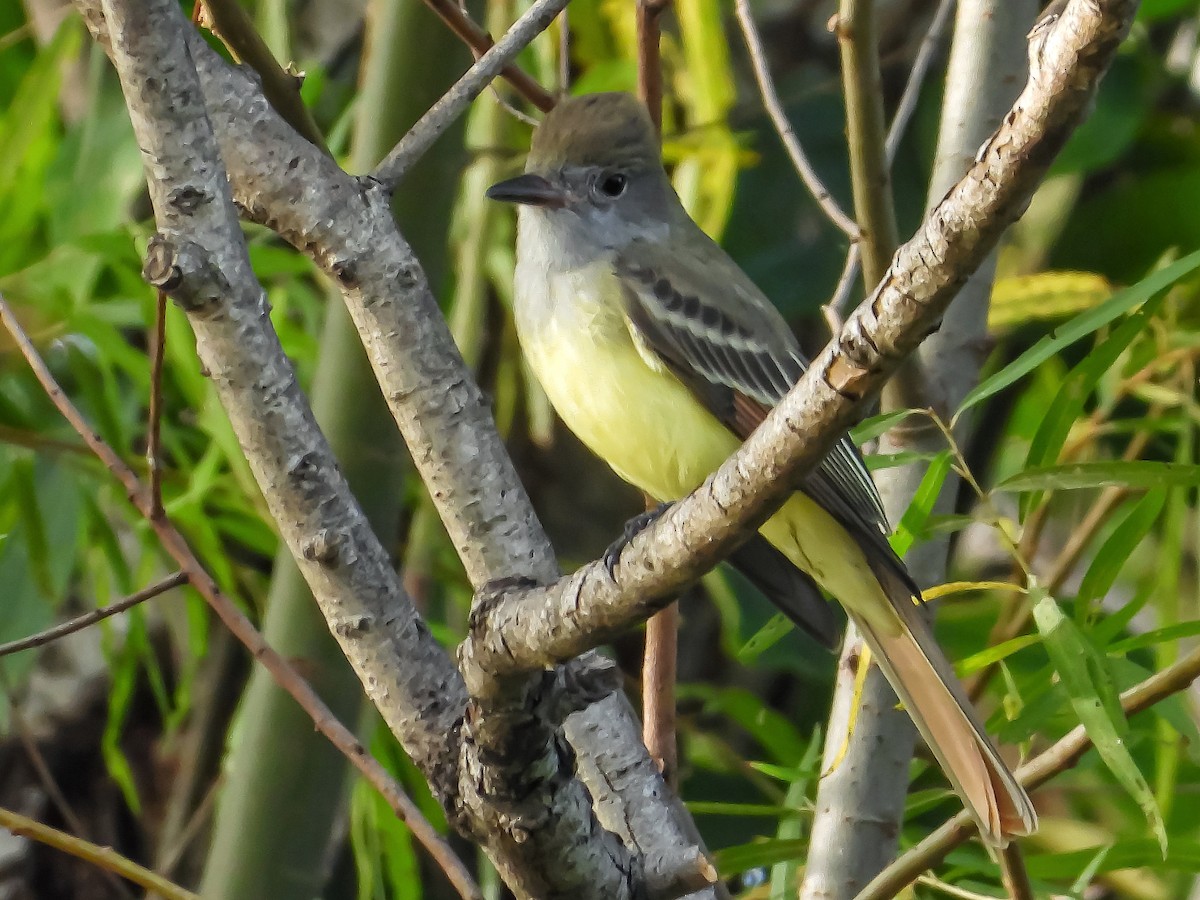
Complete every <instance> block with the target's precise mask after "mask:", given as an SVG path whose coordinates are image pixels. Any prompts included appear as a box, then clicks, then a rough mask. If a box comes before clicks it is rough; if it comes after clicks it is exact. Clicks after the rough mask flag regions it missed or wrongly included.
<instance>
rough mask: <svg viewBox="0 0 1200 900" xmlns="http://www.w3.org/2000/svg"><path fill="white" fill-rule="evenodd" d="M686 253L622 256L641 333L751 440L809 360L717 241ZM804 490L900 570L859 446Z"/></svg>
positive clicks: (846, 444)
mask: <svg viewBox="0 0 1200 900" xmlns="http://www.w3.org/2000/svg"><path fill="white" fill-rule="evenodd" d="M711 251H712V252H711V253H708V254H705V255H703V256H700V255H697V256H696V258H695V259H680V258H679V257H678V254H676V255H671V254H668V253H666V252H665V251H663V250H661V249H660V248H659V247H658V246H657V245H655V244H652V243H649V242H641V241H635V242H633V243H632V245H630V247H629V248H627V249H626V250H625V251H623V252H622V253H621V254H620V255H619V256H618V258H617V259H616V262H615V268H616V273H617V275H618V277H619V278H620V279H621V283H622V286H623V289H624V291H623V293H624V300H625V304H626V306H625V312H626V317H627V319H628V322H629V326H630V330H631V332H632V333H633V335H634V339H635V340H636V341H638V342H639V343H640V344H641V346H642V347H643V348H645V349H648V350H649V351H651V352H652V353H654V354H655V355H656V356H657V357H658V358H659V359H660V360H661V361H662V362H663V363H664V364H665V365H666V366H667V367H668V368H669V369H670V370H671V371H672V372H673V373H674V374H675V375H676V377H678V378H679V379H680V381H682V382H683V383H684V384H685V385H686V386H687V387H688V389H689V390H690V391H691V392H692V393H693V394H694V395H695V396H696V398H697V399H699V400H700V402H701V403H703V404H704V405H705V407H706V408H707V409H708V410H709V411H710V412H712V414H713V415H714V416H716V417H717V418H718V419H719V420H720V421H721V422H722V423H723V424H724V425H725V426H726V427H727V428H729V429H730V430H731V431H732V432H734V434H736V435H737V436H738V437H739V438H740V439H742V440H745V439H746V438H747V437H748V436H749V435H750V432H752V431H753V430H754V429H755V428H756V427H758V425H759V423H761V422H762V420H763V419H764V418H765V417H766V414H767V412H768V411H769V410H770V409H771V408H772V407H773V406H775V405H776V404H777V403H778V402H779V401H780V400H782V399H783V396H784V395H785V394H786V393H787V392H788V390H790V389H791V387H792V385H793V384H795V383H796V381H797V380H798V379H799V378H800V376H801V374H803V372H804V370H805V369H806V368H807V366H808V364H807V361H806V360H805V359H804V357H803V356H802V355H801V353H800V350H799V346H798V345H797V343H796V340H795V337H794V336H793V335H792V333H791V330H790V329H789V328H788V326H787V323H786V322H785V321H784V319H783V317H782V316H781V315H780V314H779V313H778V311H777V310H776V309H775V307H774V306H772V305H771V303H770V301H769V300H767V299H766V297H764V296H763V295H762V294H761V293H760V292H759V291H758V289H757V288H756V287H755V286H754V284H753V282H751V281H750V280H749V278H748V277H747V276H746V275H745V274H744V273H743V272H742V271H741V269H739V268H738V267H737V266H736V264H734V263H733V262H732V261H731V260H729V258H728V257H727V256H726V255H725V253H724V251H722V250H720V249H719V248H717V247H716V246H715V245H712V247H711ZM801 488H802V490H803V491H804V492H805V493H806V494H808V495H809V496H810V497H812V499H813V500H815V501H816V502H817V503H819V504H820V505H821V506H822V507H823V508H824V509H825V510H826V511H827V512H828V513H829V514H830V515H832V516H833V517H834V518H835V519H837V520H838V522H840V523H841V525H842V526H843V527H844V528H846V529H847V530H848V531H850V532H851V533H852V534H854V535H855V536H856V537H858V538H859V539H860V542H861V543H862V544H863V545H864V549H865V550H867V551H868V555H869V556H872V557H874V558H875V561H876V562H885V564H886V565H889V566H890V567H892V568H895V569H896V574H897V575H900V576H901V577H902V579H903V581H904V582H906V583H907V584H908V585H909V586H910V587H911V590H912V595H913V596H916V597H919V596H920V592H919V591H918V590H917V589H916V586H915V585H912V583H911V578H909V576H908V573H907V570H906V569H905V568H904V565H903V563H901V562H900V561H899V559H897V558H896V556H895V554H894V553H893V552H892V549H891V546H890V545H889V544H888V541H887V534H888V525H887V514H886V513H885V512H884V509H883V504H882V502H881V501H880V499H879V493H878V492H877V491H876V489H875V484H874V482H873V481H872V480H871V476H870V475H869V474H868V472H867V468H866V466H865V465H864V464H863V461H862V456H861V455H860V454H859V452H858V448H857V447H855V446H854V444H853V443H852V442H851V441H850V439H849V438H848V437H846V436H844V435H843V436H842V437H841V438H840V439H839V440H838V442H837V443H836V444H835V445H834V446H833V448H832V449H831V450H830V451H829V453H828V454H827V455H826V457H825V459H824V460H822V462H821V464H820V465H819V466H818V467H817V468H816V469H814V470H813V471H812V472H811V473H809V475H807V476H806V477H805V478H804V479H803V482H802V484H801Z"/></svg>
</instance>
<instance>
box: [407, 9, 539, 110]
mask: <svg viewBox="0 0 1200 900" xmlns="http://www.w3.org/2000/svg"><path fill="white" fill-rule="evenodd" d="M425 5H426V6H428V7H429V8H430V9H431V10H433V11H434V13H436V14H437V17H438V18H439V19H441V20H442V21H443V22H445V23H446V27H447V28H449V29H450V30H451V31H453V32H454V33H455V34H457V35H458V36H459V37H460V38H461V39H462V41H463V43H464V44H466V45H467V46H468V47H470V48H471V52H472V53H474V54H475V56H476V57H477V58H478V57H481V56H483V54H485V53H487V52H488V51H489V50H491V49H492V47H494V46H496V42H495V41H493V40H492V36H491V35H490V34H488V33H487V32H486V31H484V30H483V29H482V28H480V27H479V25H477V24H476V22H475V20H474V19H472V18H471V17H470V16H468V15H467V13H466V11H465V10H464V9H463V7H461V6H459V5H458V4H457V3H454V2H452V0H425ZM500 77H501V78H503V79H504V80H505V81H507V82H508V83H509V84H511V85H512V86H513V87H514V88H515V89H516V91H517V93H518V94H520V95H521V96H522V97H524V98H525V99H526V100H528V101H529V102H530V103H532V104H533V105H534V106H536V107H537V108H538V109H540V110H541V111H542V112H549V111H550V109H551V107H553V106H554V96H553V95H552V94H551V93H550V92H549V91H547V90H546V89H545V88H544V87H542V86H541V85H540V84H538V83H537V81H536V80H534V78H533V76H532V75H530V74H529V73H528V72H526V71H524V70H523V69H521V68H520V66H518V65H516V64H515V63H509V64H508V65H506V66H504V68H502V69H501V70H500Z"/></svg>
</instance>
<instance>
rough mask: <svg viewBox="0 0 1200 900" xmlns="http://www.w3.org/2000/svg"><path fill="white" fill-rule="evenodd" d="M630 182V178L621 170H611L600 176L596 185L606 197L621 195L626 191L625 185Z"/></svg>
mask: <svg viewBox="0 0 1200 900" xmlns="http://www.w3.org/2000/svg"><path fill="white" fill-rule="evenodd" d="M628 184H629V179H628V178H627V177H626V176H624V175H622V174H621V173H620V172H609V173H607V174H605V175H601V176H600V181H599V183H598V184H597V185H596V187H597V188H598V189H599V190H600V193H601V194H603V195H604V196H605V197H620V196H621V195H622V194H623V193H625V187H626V185H628Z"/></svg>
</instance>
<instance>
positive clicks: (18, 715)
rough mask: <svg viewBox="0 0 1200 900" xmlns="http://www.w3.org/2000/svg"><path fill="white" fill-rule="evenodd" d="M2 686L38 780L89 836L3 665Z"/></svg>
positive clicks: (118, 887) (120, 887)
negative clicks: (55, 773) (38, 741)
mask: <svg viewBox="0 0 1200 900" xmlns="http://www.w3.org/2000/svg"><path fill="white" fill-rule="evenodd" d="M0 686H3V688H4V695H5V698H6V699H7V700H8V711H9V715H10V716H11V717H12V724H13V726H14V728H15V731H16V733H17V738H18V739H19V740H20V742H21V746H22V747H23V748H24V749H25V755H26V756H27V757H28V758H29V763H30V765H32V766H33V771H34V772H35V773H36V774H37V778H38V781H40V782H41V784H42V789H43V790H44V791H45V792H46V794H47V796H49V798H50V802H51V803H53V804H54V807H55V808H56V809H57V810H58V812H59V815H61V816H62V817H63V821H64V822H66V824H67V827H68V828H70V829H71V830H72V831H73V832H75V834H77V835H79V836H80V837H82V838H84V839H85V840H86V838H87V829H86V828H85V827H84V825H83V821H82V820H81V819H80V818H79V815H78V814H77V813H76V812H75V810H74V808H73V807H72V806H71V804H70V803H69V802H68V801H67V797H66V795H65V794H64V793H63V792H62V788H61V787H59V784H58V779H57V778H55V777H54V773H53V772H52V771H51V770H50V766H49V764H48V763H47V762H46V758H45V757H44V756H43V755H42V751H41V750H40V749H39V748H38V744H37V740H36V739H35V738H34V736H33V732H32V731H31V729H30V728H29V723H28V722H27V721H26V719H25V714H24V713H23V712H22V711H21V705H20V704H19V703H18V702H17V696H16V692H14V691H13V688H12V683H11V682H10V681H9V678H8V673H7V672H5V670H4V669H3V668H0ZM102 874H103V876H104V879H105V880H106V881H107V882H108V883H109V885H111V887H112V888H113V890H115V891H116V892H117V893H118V894H120V895H121V896H122V897H128V898H132V897H133V892H132V891H131V890H129V886H128V885H127V884H125V882H123V881H122V880H121V879H120V878H117V876H115V875H114V874H113V873H112V872H108V871H103V872H102Z"/></svg>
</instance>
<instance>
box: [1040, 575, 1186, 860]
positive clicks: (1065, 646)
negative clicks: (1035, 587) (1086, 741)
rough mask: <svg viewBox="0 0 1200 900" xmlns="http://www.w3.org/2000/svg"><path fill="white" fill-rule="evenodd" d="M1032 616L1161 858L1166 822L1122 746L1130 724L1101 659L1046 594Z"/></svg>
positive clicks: (1075, 704)
mask: <svg viewBox="0 0 1200 900" xmlns="http://www.w3.org/2000/svg"><path fill="white" fill-rule="evenodd" d="M1033 618H1034V621H1035V622H1036V623H1037V628H1038V631H1039V632H1040V633H1041V635H1042V638H1043V640H1044V642H1045V644H1046V650H1047V652H1048V653H1049V654H1050V660H1051V662H1052V663H1053V664H1054V668H1055V670H1056V671H1057V672H1058V675H1059V678H1060V679H1061V682H1062V685H1063V687H1064V688H1065V689H1066V691H1067V695H1068V696H1069V697H1070V699H1071V706H1072V707H1073V708H1074V710H1075V714H1076V715H1077V716H1078V717H1079V721H1080V722H1081V723H1082V725H1083V727H1084V729H1086V731H1087V733H1088V737H1090V738H1091V739H1092V743H1093V744H1094V745H1095V747H1096V751H1097V752H1098V753H1099V754H1100V758H1101V759H1102V760H1104V764H1105V765H1106V766H1108V769H1109V771H1110V772H1112V773H1113V775H1114V776H1115V777H1116V779H1117V781H1118V782H1120V784H1121V786H1122V787H1124V788H1125V790H1127V791H1128V792H1129V794H1130V795H1131V796H1132V797H1133V799H1134V800H1136V801H1137V804H1138V806H1140V807H1141V809H1142V812H1143V813H1145V815H1146V820H1147V822H1148V824H1149V825H1150V827H1151V828H1152V829H1153V830H1154V834H1155V835H1156V836H1157V837H1158V841H1159V845H1160V846H1161V848H1162V855H1163V856H1164V857H1165V856H1166V854H1167V832H1166V826H1165V824H1164V823H1163V820H1162V816H1161V815H1160V813H1159V809H1158V804H1157V803H1156V802H1155V799H1154V794H1153V792H1152V791H1151V790H1150V785H1149V784H1148V783H1147V782H1146V779H1145V777H1143V775H1142V773H1141V771H1140V770H1139V769H1138V767H1137V764H1136V763H1135V762H1134V761H1133V757H1132V756H1131V755H1130V753H1129V749H1128V747H1126V745H1125V741H1124V738H1125V736H1126V734H1127V733H1128V731H1129V726H1128V723H1127V722H1126V721H1125V713H1124V711H1123V710H1122V709H1121V700H1120V697H1119V696H1118V695H1117V689H1116V687H1115V686H1114V684H1113V681H1112V678H1111V677H1110V675H1109V673H1108V669H1107V668H1106V667H1105V664H1104V658H1103V657H1102V656H1101V655H1100V653H1099V652H1098V651H1097V650H1096V648H1095V647H1094V646H1093V645H1092V644H1091V642H1089V641H1088V640H1087V638H1086V636H1085V635H1084V634H1083V632H1082V631H1080V629H1079V627H1078V626H1077V625H1076V624H1075V623H1074V622H1073V621H1071V620H1070V619H1069V618H1067V617H1066V616H1065V615H1064V614H1063V612H1062V610H1061V609H1059V607H1058V604H1057V603H1055V601H1054V598H1053V597H1051V596H1050V595H1049V594H1043V596H1042V597H1041V599H1039V600H1038V601H1037V602H1036V603H1035V604H1034V607H1033Z"/></svg>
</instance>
